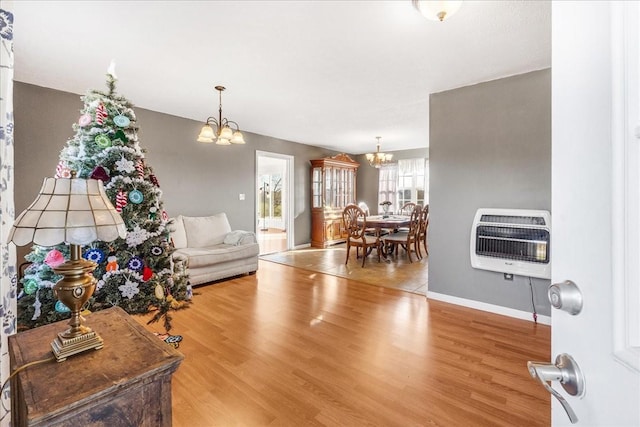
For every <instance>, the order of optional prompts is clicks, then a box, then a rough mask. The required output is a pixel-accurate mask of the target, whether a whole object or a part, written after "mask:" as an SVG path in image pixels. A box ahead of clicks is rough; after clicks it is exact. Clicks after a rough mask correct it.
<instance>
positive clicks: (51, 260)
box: [44, 249, 64, 268]
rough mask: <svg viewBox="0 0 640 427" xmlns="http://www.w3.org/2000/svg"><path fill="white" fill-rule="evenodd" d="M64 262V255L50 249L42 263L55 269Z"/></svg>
mask: <svg viewBox="0 0 640 427" xmlns="http://www.w3.org/2000/svg"><path fill="white" fill-rule="evenodd" d="M63 262H64V255H62V252H60V251H59V250H57V249H52V250H51V251H49V253H48V254H47V256H46V257H45V258H44V263H45V264H47V265H48V266H49V267H51V268H55V267H57V266H59V265H60V264H62V263H63Z"/></svg>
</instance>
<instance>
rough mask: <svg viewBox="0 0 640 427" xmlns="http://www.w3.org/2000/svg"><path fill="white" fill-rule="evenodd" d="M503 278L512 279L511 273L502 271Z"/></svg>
mask: <svg viewBox="0 0 640 427" xmlns="http://www.w3.org/2000/svg"><path fill="white" fill-rule="evenodd" d="M504 280H513V274H511V273H504Z"/></svg>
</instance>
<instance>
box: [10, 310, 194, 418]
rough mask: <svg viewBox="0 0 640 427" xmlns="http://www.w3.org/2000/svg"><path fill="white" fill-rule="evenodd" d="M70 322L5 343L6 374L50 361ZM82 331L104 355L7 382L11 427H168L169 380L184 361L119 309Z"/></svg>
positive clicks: (91, 320)
mask: <svg viewBox="0 0 640 427" xmlns="http://www.w3.org/2000/svg"><path fill="white" fill-rule="evenodd" d="M67 322H68V321H67V320H65V321H61V322H56V323H52V324H49V325H46V326H41V327H39V328H34V329H30V330H28V331H24V332H20V333H18V334H16V335H12V336H10V337H9V356H10V361H11V370H12V371H13V370H14V369H15V368H18V367H20V366H22V365H24V364H26V363H29V362H33V361H36V360H42V359H46V358H48V357H50V356H52V355H53V353H52V351H51V341H53V339H54V338H55V336H56V334H57V333H58V332H60V331H63V330H65V329H66V328H67ZM86 325H87V326H89V327H90V328H92V329H93V330H94V331H96V332H97V333H98V334H99V335H100V336H101V337H102V339H103V340H104V348H102V349H100V350H89V351H87V352H84V353H80V354H77V355H74V356H70V357H69V358H68V359H67V360H66V361H64V362H60V363H58V362H56V361H55V360H54V361H51V362H47V363H43V364H39V365H34V366H30V367H27V368H26V369H25V370H23V371H22V372H20V373H18V374H17V375H16V376H14V377H13V378H12V379H11V420H12V425H13V426H110V427H111V426H149V427H150V426H170V425H171V376H172V374H173V372H175V370H176V369H178V366H179V365H180V363H181V362H182V360H183V359H184V356H183V355H182V354H181V353H180V352H178V351H177V350H176V349H174V348H173V347H171V346H170V345H167V344H166V343H164V342H163V341H161V340H160V339H158V337H156V336H155V335H154V334H152V333H151V332H149V331H147V330H146V329H144V327H142V325H140V324H138V323H137V322H136V321H135V319H133V318H132V317H131V316H129V315H128V314H127V313H126V312H125V311H124V310H123V309H121V308H120V307H113V308H109V309H107V310H102V311H99V312H95V313H92V314H90V315H89V316H87V317H86Z"/></svg>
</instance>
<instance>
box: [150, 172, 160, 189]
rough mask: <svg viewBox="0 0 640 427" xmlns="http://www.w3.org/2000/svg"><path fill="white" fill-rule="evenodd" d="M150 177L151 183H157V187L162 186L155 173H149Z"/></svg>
mask: <svg viewBox="0 0 640 427" xmlns="http://www.w3.org/2000/svg"><path fill="white" fill-rule="evenodd" d="M149 179H150V180H151V183H152V184H153V185H155V186H156V187H160V183H159V182H158V178H156V176H155V175H154V174H150V175H149Z"/></svg>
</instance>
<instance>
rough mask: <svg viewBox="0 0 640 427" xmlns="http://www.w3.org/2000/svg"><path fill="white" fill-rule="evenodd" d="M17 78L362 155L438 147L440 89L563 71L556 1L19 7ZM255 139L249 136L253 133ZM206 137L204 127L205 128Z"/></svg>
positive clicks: (36, 3)
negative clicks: (433, 142) (112, 90)
mask: <svg viewBox="0 0 640 427" xmlns="http://www.w3.org/2000/svg"><path fill="white" fill-rule="evenodd" d="M13 11H14V14H15V23H14V54H15V79H16V80H18V81H21V82H26V83H31V84H35V85H39V86H45V87H50V88H54V89H59V90H63V91H68V92H73V93H77V94H83V93H85V92H86V91H87V90H88V89H104V88H105V86H104V82H105V79H104V76H105V74H106V70H107V68H108V66H109V63H110V62H111V60H114V61H115V63H116V73H117V75H118V91H119V92H120V93H121V94H122V95H124V96H126V97H127V98H128V99H129V100H130V101H131V102H133V103H134V104H135V105H136V106H137V107H141V108H146V109H150V110H154V111H160V112H163V113H168V114H172V115H176V116H180V117H186V118H190V119H195V120H199V121H204V120H205V119H206V118H207V116H211V115H215V116H217V110H218V92H216V91H215V90H214V86H216V85H223V86H226V88H227V90H226V91H225V92H224V93H223V96H222V108H223V116H225V117H227V118H228V119H229V120H233V121H236V122H238V124H239V125H240V128H241V129H242V130H244V131H249V132H255V133H258V134H262V135H269V136H273V137H277V138H282V139H286V140H290V141H295V142H300V143H303V144H310V145H316V146H321V147H326V148H329V149H333V150H337V151H346V152H350V153H353V154H361V153H365V152H369V151H372V150H374V149H375V144H376V139H375V137H376V136H382V150H383V151H385V150H400V149H410V148H420V147H425V146H427V145H428V142H429V122H428V117H429V94H430V93H436V92H441V91H444V90H448V89H452V88H456V87H461V86H466V85H470V84H474V83H478V82H482V81H487V80H493V79H496V78H500V77H505V76H509V75H514V74H520V73H524V72H528V71H533V70H538V69H542V68H547V67H550V66H551V4H550V2H549V1H465V2H463V5H462V7H461V9H460V10H459V11H458V13H457V14H455V15H454V16H452V17H451V18H450V19H448V20H446V21H444V22H436V21H429V20H427V19H425V18H424V17H422V16H421V15H420V14H419V13H418V12H417V11H416V10H415V9H414V8H413V7H412V5H411V1H410V0H396V1H321V0H317V1H310V0H307V1H266V0H261V1H127V2H124V1H25V0H18V1H14V2H13ZM246 139H247V143H249V144H250V143H251V139H250V137H248V138H246ZM194 140H195V135H194Z"/></svg>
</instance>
